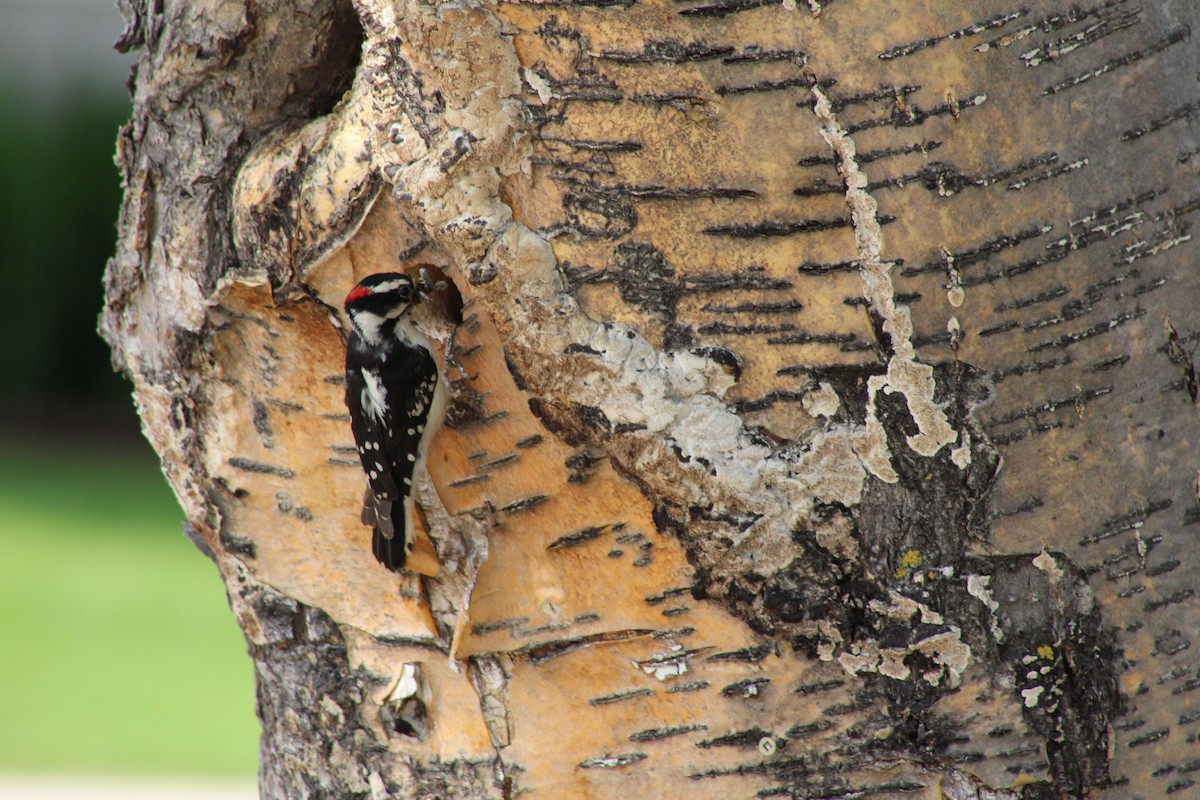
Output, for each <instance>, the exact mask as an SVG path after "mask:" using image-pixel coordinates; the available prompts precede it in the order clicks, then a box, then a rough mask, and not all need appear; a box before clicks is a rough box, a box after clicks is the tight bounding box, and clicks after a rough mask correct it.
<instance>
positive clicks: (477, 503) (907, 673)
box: [102, 0, 1200, 800]
mask: <svg viewBox="0 0 1200 800" xmlns="http://www.w3.org/2000/svg"><path fill="white" fill-rule="evenodd" d="M129 14H130V17H131V19H132V22H131V26H130V29H129V31H128V32H127V34H126V36H125V37H123V40H122V42H123V44H124V45H126V46H139V47H141V48H142V55H141V58H140V60H139V64H138V67H137V71H136V77H135V82H136V94H135V103H136V105H135V115H134V119H133V121H132V122H131V123H130V125H129V126H128V127H127V128H126V130H125V131H124V132H123V134H122V139H121V142H120V153H119V161H120V163H121V166H122V169H123V170H124V176H125V181H126V205H125V210H124V214H123V217H122V223H121V236H122V239H121V243H120V246H119V250H118V254H117V256H116V257H115V258H114V260H113V261H112V263H111V265H110V269H109V274H108V289H109V303H108V306H107V309H106V312H105V316H104V318H103V321H102V327H103V330H104V332H105V334H106V335H107V336H108V338H109V340H110V342H112V343H113V346H114V350H115V352H116V360H117V362H118V363H119V364H121V365H122V366H123V367H124V368H125V369H127V370H128V371H129V372H130V373H131V374H132V376H133V378H134V381H135V384H136V387H137V400H138V403H139V407H140V410H141V413H142V417H143V420H144V422H145V427H146V431H147V435H148V436H149V437H150V439H151V441H152V442H153V443H154V444H155V446H156V448H157V449H158V450H159V452H160V453H161V454H162V455H163V459H164V469H165V471H166V472H167V475H168V477H169V478H170V480H171V482H172V485H173V486H174V487H175V489H176V491H177V493H178V494H179V497H180V499H181V502H182V503H183V505H184V508H185V511H186V513H187V517H188V521H189V526H190V529H191V531H192V533H193V534H194V537H195V538H196V540H197V541H198V542H199V543H200V544H201V547H202V549H205V550H207V551H210V552H211V553H212V555H213V557H214V560H215V561H216V562H217V565H218V567H219V568H220V570H221V574H222V576H223V577H224V579H225V581H226V583H227V585H228V587H229V592H230V598H231V603H232V605H233V608H234V611H235V613H236V614H237V615H238V618H239V621H240V622H241V624H242V626H243V628H244V629H245V631H246V634H247V638H248V640H249V642H250V649H251V654H252V656H253V657H254V658H255V660H256V664H257V668H258V676H259V698H260V715H261V716H262V718H263V721H264V739H263V768H262V777H261V785H262V791H263V795H264V796H265V797H324V796H339V797H341V796H371V797H386V796H393V797H410V796H411V797H445V796H462V797H510V796H517V795H520V794H536V795H541V796H544V797H596V798H609V797H615V796H622V795H623V796H628V797H664V798H665V797H680V798H682V797H688V798H698V797H714V798H716V797H721V798H724V797H804V798H808V797H863V796H869V797H878V798H890V797H897V798H900V797H904V798H907V797H931V798H933V797H951V798H968V797H980V798H982V797H998V798H1025V799H1026V800H1034V799H1035V798H1050V797H1104V798H1134V797H1158V796H1164V795H1166V794H1168V793H1171V794H1175V793H1180V792H1183V793H1184V794H1183V795H1182V796H1186V792H1188V791H1191V790H1192V789H1191V787H1192V786H1193V785H1194V782H1195V780H1197V779H1196V778H1194V777H1192V776H1193V775H1194V773H1195V772H1196V770H1197V767H1196V763H1195V758H1194V748H1195V742H1194V740H1195V736H1196V731H1195V730H1193V728H1196V725H1197V723H1200V708H1197V707H1196V703H1197V699H1196V698H1197V697H1200V677H1198V676H1200V672H1198V669H1197V664H1196V663H1195V658H1194V655H1193V653H1192V651H1191V650H1190V637H1191V636H1192V635H1194V634H1195V633H1196V632H1197V625H1196V619H1197V616H1196V615H1197V613H1198V610H1200V609H1198V608H1197V598H1196V593H1195V586H1196V583H1197V580H1196V575H1197V571H1196V567H1195V565H1194V537H1195V525H1196V523H1197V522H1198V521H1200V515H1198V514H1197V512H1196V505H1195V503H1196V488H1195V486H1196V474H1197V466H1198V465H1197V463H1196V458H1197V456H1196V445H1197V437H1196V435H1195V431H1196V428H1195V405H1194V403H1195V399H1196V383H1195V381H1196V377H1195V374H1194V370H1193V368H1192V366H1191V355H1190V354H1191V351H1192V349H1193V348H1194V347H1195V342H1196V341H1197V339H1200V333H1197V331H1198V330H1200V313H1198V312H1197V310H1196V309H1197V306H1196V302H1195V301H1196V298H1197V297H1198V296H1200V295H1198V294H1197V283H1198V281H1200V279H1198V278H1197V273H1196V271H1195V269H1193V268H1192V267H1194V265H1195V263H1196V260H1197V253H1198V250H1197V245H1196V243H1195V241H1194V240H1193V238H1192V234H1191V227H1192V225H1193V223H1194V221H1195V217H1196V213H1197V211H1200V182H1198V181H1197V179H1196V174H1197V167H1198V165H1200V156H1198V153H1200V143H1198V142H1197V136H1196V127H1195V118H1196V117H1197V115H1198V111H1200V99H1198V98H1200V86H1198V85H1197V80H1196V75H1197V73H1198V70H1200V59H1198V58H1197V55H1196V49H1195V43H1194V39H1193V38H1192V35H1191V29H1190V27H1189V25H1191V24H1194V23H1195V22H1196V18H1197V12H1196V10H1195V9H1194V8H1193V7H1191V6H1190V5H1185V4H1175V3H1170V2H1158V3H1146V4H1141V5H1139V4H1135V3H1131V2H1123V0H1114V1H1111V2H1096V3H1092V4H1088V5H1071V4H1067V3H1059V2H1053V0H1043V2H1040V3H1037V4H1026V5H1019V4H1009V5H1004V4H1003V3H1000V2H987V3H972V4H963V3H955V2H948V1H947V2H928V3H919V4H918V3H910V4H900V5H898V6H887V5H885V4H866V3H861V2H857V3H856V2H852V0H838V2H833V0H827V1H826V2H820V1H819V0H810V2H808V3H806V4H805V3H799V4H798V3H796V2H791V0H785V2H783V3H782V4H780V3H772V2H762V1H761V0H714V1H713V2H709V1H708V0H683V1H682V2H672V0H642V1H641V2H638V1H636V0H596V1H595V2H591V3H588V2H582V3H579V2H576V3H569V2H514V3H499V4H486V5H478V6H461V5H450V4H445V5H436V4H428V5H426V4H420V3H409V2H394V3H393V2H387V0H361V2H357V3H355V4H354V5H353V7H350V6H343V5H339V4H336V3H329V2H317V1H316V0H312V1H310V2H301V1H299V0H298V1H297V2H294V3H285V2H270V3H266V4H255V5H254V6H249V5H246V6H243V5H241V4H238V3H217V2H210V3H205V2H195V3H190V4H181V5H179V6H173V7H172V8H171V9H170V10H168V11H166V12H157V11H154V10H153V9H147V8H144V7H140V8H133V9H129ZM418 266H427V267H433V268H436V269H437V270H440V271H441V272H442V273H444V274H445V275H446V276H447V277H448V278H449V279H450V280H451V281H452V282H453V284H454V289H453V290H452V291H449V292H447V293H446V296H445V298H444V299H443V301H442V302H441V303H439V304H435V305H432V306H425V307H422V308H421V309H419V311H420V313H421V314H422V316H420V317H419V319H418V321H419V323H420V324H421V326H422V327H423V329H425V330H426V331H427V332H428V333H430V335H431V336H432V337H433V338H435V340H436V341H437V342H438V347H439V348H440V349H441V351H442V352H441V355H442V356H443V357H444V360H445V364H446V377H447V379H448V380H449V381H450V383H451V386H452V389H453V403H452V407H451V412H450V415H449V418H448V422H447V424H446V426H445V427H444V428H443V429H442V430H441V431H440V433H439V434H438V436H437V438H436V439H435V441H434V445H433V452H432V454H431V457H430V463H429V476H428V480H424V479H422V480H421V481H419V483H420V486H419V491H420V498H421V501H422V507H423V509H424V511H425V513H426V518H427V520H428V525H429V529H430V534H431V537H432V539H433V542H434V545H435V547H436V549H437V552H438V555H439V558H440V561H441V567H442V568H441V572H440V573H439V574H438V575H437V576H436V577H434V578H424V577H421V576H418V575H417V574H415V573H411V572H404V573H400V574H393V573H390V572H388V571H386V570H385V569H383V568H382V567H380V566H379V565H378V564H376V563H375V561H374V559H373V557H372V555H371V553H370V548H369V531H368V530H367V529H365V528H364V527H362V526H361V525H360V523H359V521H358V507H359V502H360V499H361V494H362V487H363V485H364V478H363V476H362V474H361V471H360V468H359V466H358V463H357V459H356V454H355V451H354V447H353V441H352V438H351V434H350V428H349V424H348V421H347V417H346V415H345V407H344V405H343V402H342V392H343V389H342V382H341V375H342V359H343V356H344V346H343V331H344V330H345V321H344V320H343V319H342V318H341V311H340V304H341V299H342V298H343V297H344V296H345V293H346V292H347V291H348V289H349V288H350V287H351V286H353V284H354V283H355V282H356V281H357V280H358V279H360V278H362V277H363V276H365V275H367V274H370V273H373V272H379V271H393V270H400V269H414V268H416V267H418Z"/></svg>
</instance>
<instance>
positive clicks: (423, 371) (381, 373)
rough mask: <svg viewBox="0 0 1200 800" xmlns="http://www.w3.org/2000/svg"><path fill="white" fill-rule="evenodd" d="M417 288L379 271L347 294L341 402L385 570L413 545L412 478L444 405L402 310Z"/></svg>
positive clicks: (434, 368)
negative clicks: (363, 474)
mask: <svg viewBox="0 0 1200 800" xmlns="http://www.w3.org/2000/svg"><path fill="white" fill-rule="evenodd" d="M420 288H421V287H418V286H417V284H416V283H415V282H414V281H413V279H412V278H410V277H409V276H407V275H403V274H400V273H397V272H381V273H379V274H376V275H370V276H368V277H366V278H364V279H363V280H362V281H361V282H360V283H359V284H358V285H357V286H355V287H354V288H353V289H352V290H350V294H348V295H346V303H345V308H346V316H347V317H348V318H349V319H350V323H351V325H352V326H353V328H352V330H351V332H350V339H349V342H348V343H347V346H346V407H347V408H348V409H349V410H350V427H351V429H352V430H353V431H354V439H355V442H356V443H357V445H358V457H359V460H360V461H361V462H362V467H363V471H364V472H366V473H367V483H368V486H367V491H366V494H365V496H364V498H363V512H362V521H363V524H365V525H370V526H372V527H373V528H374V534H373V536H372V541H371V549H372V550H373V551H374V553H375V558H377V559H378V560H379V562H380V563H382V564H383V565H384V566H386V567H387V568H388V569H391V570H399V569H401V568H402V567H404V563H405V560H406V559H407V558H408V555H409V554H410V553H411V552H412V550H413V545H414V535H413V534H414V529H413V526H414V520H415V518H414V516H413V513H414V510H415V509H414V507H413V483H414V481H415V480H416V475H417V470H420V469H423V468H424V465H425V453H426V452H427V449H428V447H429V440H430V439H432V438H433V434H434V432H435V431H436V430H437V427H438V425H440V424H441V421H442V418H443V417H444V416H445V412H446V392H445V390H444V386H443V383H442V379H441V375H440V371H439V370H438V364H437V359H436V357H435V355H434V350H433V347H432V346H431V345H430V343H429V339H428V338H427V337H426V336H425V334H423V333H421V331H420V330H418V329H417V327H416V325H415V324H413V320H412V317H411V316H410V315H409V313H408V311H409V309H411V308H412V307H413V306H414V305H415V304H416V303H418V302H420V300H421V296H420Z"/></svg>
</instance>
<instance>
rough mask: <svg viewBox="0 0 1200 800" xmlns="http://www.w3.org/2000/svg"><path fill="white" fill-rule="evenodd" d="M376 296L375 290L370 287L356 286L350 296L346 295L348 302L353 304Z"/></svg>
mask: <svg viewBox="0 0 1200 800" xmlns="http://www.w3.org/2000/svg"><path fill="white" fill-rule="evenodd" d="M373 294H375V290H374V289H371V288H370V287H369V286H355V287H354V288H353V289H351V290H350V294H348V295H346V302H347V303H353V302H354V301H355V300H361V299H362V298H364V297H370V296H371V295H373Z"/></svg>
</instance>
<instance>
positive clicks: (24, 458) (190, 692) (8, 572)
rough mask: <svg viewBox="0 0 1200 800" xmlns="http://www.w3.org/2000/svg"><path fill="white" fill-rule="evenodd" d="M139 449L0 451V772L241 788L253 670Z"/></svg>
mask: <svg viewBox="0 0 1200 800" xmlns="http://www.w3.org/2000/svg"><path fill="white" fill-rule="evenodd" d="M181 520H182V514H181V512H180V510H179V507H178V505H176V503H175V499H174V497H173V496H172V495H171V492H170V490H169V489H168V487H167V485H166V482H165V481H164V480H163V478H162V475H161V474H160V473H159V471H158V465H157V463H156V461H155V459H154V456H153V454H152V453H150V451H149V448H144V449H142V450H138V451H130V450H129V448H120V451H119V452H116V453H111V452H108V453H106V452H102V451H101V450H99V449H92V450H90V451H79V450H70V451H68V450H55V449H53V448H40V449H35V448H34V447H33V446H32V445H23V446H17V445H12V444H0V720H3V724H0V770H5V771H22V772H25V771H31V770H54V771H75V772H84V771H87V772H96V771H104V772H121V773H128V772H144V773H145V772H153V773H190V774H208V775H228V776H244V777H247V778H250V777H252V776H253V775H254V774H255V770H256V759H257V750H258V722H257V720H256V719H255V716H254V688H253V673H252V669H251V664H250V659H249V657H248V656H247V655H246V647H245V643H244V641H243V639H242V636H241V632H240V631H239V630H238V627H237V624H236V622H235V621H234V619H233V615H232V614H231V613H230V611H229V608H228V605H227V603H226V600H225V595H224V589H223V587H222V585H221V580H220V578H219V576H218V575H217V571H216V569H215V567H214V566H213V565H212V563H211V562H210V561H208V559H206V558H204V557H203V556H202V555H201V554H200V553H199V552H198V551H197V550H196V548H195V547H194V546H193V545H192V544H191V542H189V541H188V540H187V539H186V538H185V537H184V536H183V534H182V532H181V525H182V521H181Z"/></svg>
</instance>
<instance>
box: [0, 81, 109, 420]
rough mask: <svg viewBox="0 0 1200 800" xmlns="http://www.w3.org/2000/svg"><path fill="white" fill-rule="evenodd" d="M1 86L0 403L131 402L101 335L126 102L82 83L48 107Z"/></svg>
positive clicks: (106, 403)
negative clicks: (0, 292)
mask: <svg viewBox="0 0 1200 800" xmlns="http://www.w3.org/2000/svg"><path fill="white" fill-rule="evenodd" d="M20 97H21V96H20V95H18V94H16V93H15V92H5V91H4V90H3V89H0V242H2V243H3V244H2V246H0V279H2V280H3V282H4V286H5V290H6V292H7V294H8V297H9V302H7V303H6V304H5V306H6V308H5V313H4V315H3V319H4V322H3V323H0V326H3V327H0V335H3V336H4V341H5V343H6V346H5V347H2V348H0V375H3V376H4V378H3V380H0V404H4V405H11V404H13V403H14V402H18V403H28V402H29V401H30V400H31V399H36V398H41V397H50V396H54V397H64V396H69V397H71V398H73V399H75V400H78V401H84V400H86V401H88V402H92V403H95V402H99V403H102V404H104V405H106V406H114V405H117V404H118V403H119V404H121V405H123V406H125V407H128V406H129V401H128V396H129V388H128V384H127V383H126V382H125V381H124V380H122V379H121V378H120V377H119V376H117V375H116V374H114V373H113V371H112V367H111V366H110V358H109V352H108V347H107V345H105V343H104V342H103V341H102V340H101V339H100V337H99V336H98V334H97V333H96V319H97V315H98V314H99V313H100V309H101V307H102V303H103V296H104V292H103V284H102V279H103V274H104V265H105V263H106V261H107V260H108V257H109V256H110V255H112V253H113V249H114V243H115V241H116V220H117V211H118V208H119V204H120V196H121V190H120V185H119V183H120V181H119V176H118V174H117V169H116V167H115V166H114V164H113V153H114V152H115V142H116V136H117V129H118V127H119V126H120V125H121V124H122V123H123V122H124V121H125V120H126V119H127V118H128V115H129V105H128V103H124V104H122V103H116V102H113V101H112V100H109V99H101V97H100V96H98V95H97V93H96V92H94V91H87V90H84V89H80V90H78V91H76V92H73V93H70V95H69V99H68V101H66V102H62V103H56V104H55V105H53V106H50V107H47V106H45V105H39V104H35V103H33V102H32V101H29V100H22V99H20Z"/></svg>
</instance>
